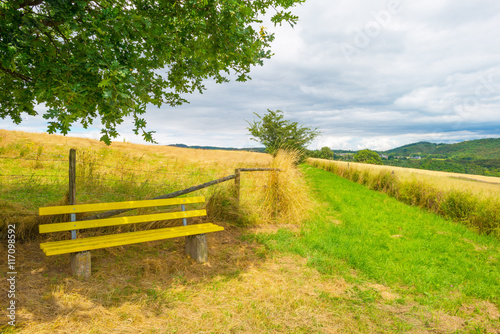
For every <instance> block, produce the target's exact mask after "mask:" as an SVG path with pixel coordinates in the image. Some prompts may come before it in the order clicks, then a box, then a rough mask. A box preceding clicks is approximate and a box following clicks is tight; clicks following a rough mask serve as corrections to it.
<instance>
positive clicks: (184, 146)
mask: <svg viewBox="0 0 500 334" xmlns="http://www.w3.org/2000/svg"><path fill="white" fill-rule="evenodd" d="M167 146H173V147H182V148H194V149H200V150H223V151H247V152H261V153H264V152H265V151H266V149H265V147H250V148H234V147H217V146H197V145H195V146H188V145H185V144H171V145H167Z"/></svg>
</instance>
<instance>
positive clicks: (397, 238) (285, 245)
mask: <svg viewBox="0 0 500 334" xmlns="http://www.w3.org/2000/svg"><path fill="white" fill-rule="evenodd" d="M302 171H303V172H304V173H305V175H306V177H307V179H308V182H309V184H310V186H311V188H312V189H313V193H314V196H315V197H316V198H317V199H318V201H319V202H321V203H322V205H321V206H320V207H321V208H320V209H319V210H318V211H317V212H316V213H315V215H314V218H313V219H311V220H310V221H309V222H307V223H306V224H305V226H304V228H303V229H302V231H301V233H300V234H294V233H292V232H289V231H287V230H280V231H279V232H278V233H276V234H274V235H273V234H261V235H258V236H257V238H258V239H259V240H260V241H261V242H263V243H264V244H265V245H266V246H267V247H268V248H270V249H276V250H281V251H291V252H294V253H297V254H300V255H302V256H305V257H308V259H309V263H310V264H311V265H313V266H315V267H316V268H317V269H318V270H319V271H320V272H322V273H325V274H342V275H344V276H345V277H347V278H349V277H350V279H351V280H353V279H354V280H355V279H372V280H376V281H378V282H380V283H382V284H386V285H389V286H391V287H393V288H394V287H400V288H401V289H402V290H407V291H408V292H409V293H411V294H413V295H415V296H416V298H417V299H419V301H420V302H421V303H425V304H436V305H441V306H445V305H446V303H447V302H448V301H449V302H450V303H452V304H455V306H456V304H457V303H460V302H461V300H460V299H464V298H466V297H475V298H479V299H485V300H490V301H492V302H494V303H495V304H497V305H499V301H500V298H499V297H500V261H499V260H500V242H499V241H498V240H497V239H496V238H494V237H489V236H485V235H479V234H477V233H475V232H473V231H471V230H468V229H467V228H466V227H464V226H463V225H460V224H456V223H453V222H450V221H447V220H445V219H443V218H441V217H439V216H437V215H435V214H432V213H429V212H426V211H424V210H422V209H419V208H416V207H411V206H408V205H405V204H403V203H401V202H398V201H397V200H395V199H394V198H391V197H389V196H387V195H385V194H381V193H378V192H376V191H372V190H369V189H366V188H365V187H363V186H362V185H359V184H356V183H353V182H350V181H348V180H346V179H343V178H341V177H338V176H336V175H334V174H332V173H329V172H326V171H323V170H320V169H316V168H313V167H310V166H302ZM351 268H353V269H356V271H358V272H359V273H361V275H362V276H363V277H361V278H360V277H359V275H358V276H356V275H354V276H352V275H350V274H349V273H350V272H351V271H352V270H351ZM400 291H401V290H400ZM450 296H455V297H453V298H452V299H453V300H451V301H450ZM457 296H458V297H457ZM450 306H451V305H450Z"/></svg>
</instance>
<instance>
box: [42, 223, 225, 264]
mask: <svg viewBox="0 0 500 334" xmlns="http://www.w3.org/2000/svg"><path fill="white" fill-rule="evenodd" d="M223 230H224V228H223V227H222V226H218V225H215V224H212V223H205V224H195V225H187V226H176V227H167V228H162V229H155V230H148V231H138V232H128V233H119V234H111V235H104V236H97V237H88V238H82V239H72V240H62V241H52V242H45V243H41V244H40V248H41V249H42V250H43V252H44V253H45V255H47V256H50V255H59V254H67V253H75V252H81V251H89V250H94V249H99V248H107V247H113V246H122V245H130V244H135V243H140V242H146V241H155V240H163V239H169V238H177V237H184V236H189V235H197V234H204V233H209V232H218V231H223Z"/></svg>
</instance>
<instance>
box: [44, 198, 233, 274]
mask: <svg viewBox="0 0 500 334" xmlns="http://www.w3.org/2000/svg"><path fill="white" fill-rule="evenodd" d="M203 202H205V198H204V197H203V196H199V197H185V198H169V199H156V200H145V201H127V202H114V203H97V204H80V205H64V206H51V207H41V208H39V215H40V216H46V215H58V214H71V216H72V217H73V218H72V221H70V222H64V223H53V224H43V225H40V226H39V229H40V233H51V232H62V231H73V232H72V239H70V240H62V241H51V242H44V243H41V244H40V248H41V249H42V250H43V252H44V253H45V255H47V256H50V255H59V254H67V253H71V254H72V258H71V271H72V273H73V274H75V275H77V276H81V277H89V276H90V253H89V252H88V251H90V250H94V249H99V248H107V247H114V246H122V245H130V244H135V243H140V242H147V241H155V240H163V239H169V238H176V237H188V238H186V253H187V254H188V255H190V256H191V257H193V258H194V259H196V260H197V261H199V262H206V260H207V245H206V236H205V233H209V232H217V231H222V230H224V228H223V227H222V226H218V225H215V224H211V223H204V224H195V225H187V223H186V218H190V217H202V216H206V215H207V212H206V210H189V211H184V205H185V204H192V203H203ZM170 205H181V206H182V210H183V211H178V212H166V213H155V214H146V215H136V216H127V217H115V218H103V219H93V220H80V221H75V220H76V219H75V218H74V217H75V215H74V214H77V213H85V212H94V211H108V210H122V209H137V208H147V207H156V206H170ZM181 218H182V219H183V226H176V227H168V228H161V229H153V230H146V231H138V232H127V233H118V234H111V235H104V236H97V237H86V238H76V233H75V232H74V231H76V230H83V229H89V228H99V227H107V226H118V225H126V224H137V223H146V222H153V221H162V220H171V219H181ZM80 252H83V253H80Z"/></svg>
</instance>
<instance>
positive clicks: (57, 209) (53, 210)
mask: <svg viewBox="0 0 500 334" xmlns="http://www.w3.org/2000/svg"><path fill="white" fill-rule="evenodd" d="M202 202H205V197H204V196H197V197H181V198H167V199H150V200H144V201H125V202H114V203H93V204H78V205H62V206H46V207H42V208H39V209H38V214H39V215H40V216H47V215H60V214H66V213H82V212H92V211H108V210H120V209H136V208H149V207H153V206H166V205H176V204H190V203H202Z"/></svg>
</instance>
